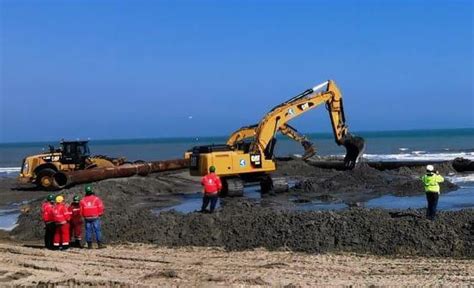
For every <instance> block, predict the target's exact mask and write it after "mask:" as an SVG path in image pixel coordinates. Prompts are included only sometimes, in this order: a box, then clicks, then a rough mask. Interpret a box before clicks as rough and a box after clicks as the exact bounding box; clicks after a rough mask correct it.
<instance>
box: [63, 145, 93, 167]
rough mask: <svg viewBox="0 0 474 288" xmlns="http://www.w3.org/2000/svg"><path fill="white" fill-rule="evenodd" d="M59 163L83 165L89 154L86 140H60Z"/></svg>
mask: <svg viewBox="0 0 474 288" xmlns="http://www.w3.org/2000/svg"><path fill="white" fill-rule="evenodd" d="M61 152H62V154H61V163H63V164H76V165H79V166H84V165H85V162H86V159H87V158H89V156H90V150H89V144H88V141H62V142H61Z"/></svg>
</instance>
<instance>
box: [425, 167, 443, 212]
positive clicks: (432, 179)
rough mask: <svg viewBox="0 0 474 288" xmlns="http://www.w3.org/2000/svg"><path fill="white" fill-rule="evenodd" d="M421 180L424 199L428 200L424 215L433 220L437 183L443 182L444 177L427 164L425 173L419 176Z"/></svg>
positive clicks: (436, 202) (437, 189)
mask: <svg viewBox="0 0 474 288" xmlns="http://www.w3.org/2000/svg"><path fill="white" fill-rule="evenodd" d="M421 181H423V185H424V186H425V192H426V200H427V201H428V209H427V211H426V217H427V218H428V219H430V220H434V219H435V217H436V207H437V206H438V199H439V193H440V188H439V183H441V182H444V178H443V176H441V175H439V172H438V171H436V172H435V169H434V167H433V165H428V166H426V174H425V175H423V176H422V177H421Z"/></svg>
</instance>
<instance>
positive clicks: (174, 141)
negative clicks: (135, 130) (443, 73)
mask: <svg viewBox="0 0 474 288" xmlns="http://www.w3.org/2000/svg"><path fill="white" fill-rule="evenodd" d="M354 134H356V135H358V136H362V137H363V138H364V139H365V141H366V149H365V153H364V155H363V157H364V158H365V159H367V160H369V161H441V160H452V159H454V158H456V157H463V158H466V159H470V160H474V128H469V129H449V130H410V131H378V132H360V133H354ZM306 136H307V137H308V138H309V139H310V140H311V141H312V142H313V143H314V144H315V146H316V148H317V152H318V154H319V155H321V156H342V155H344V154H345V150H344V148H343V147H339V146H337V145H336V143H335V141H334V138H333V136H332V134H329V133H313V134H306ZM277 139H278V141H277V145H276V151H275V154H276V155H277V156H283V157H284V156H289V155H298V154H302V153H303V149H302V147H301V146H300V145H299V144H298V143H296V142H294V141H292V140H289V139H287V138H284V137H278V138H277ZM225 141H226V137H193V138H157V139H121V140H90V142H89V143H90V149H91V154H92V155H108V156H111V157H125V158H127V159H128V160H129V161H135V160H145V161H153V160H167V159H177V158H182V157H183V155H184V153H185V151H187V150H189V149H191V148H192V147H194V146H198V145H208V144H222V143H225ZM58 142H59V141H58ZM58 142H54V141H48V142H30V143H3V144H0V178H5V177H16V176H17V175H18V173H19V171H20V166H21V163H22V160H23V158H24V157H25V156H26V155H33V154H37V153H41V152H43V151H48V145H54V146H57V144H58ZM445 176H446V177H447V178H448V179H449V180H450V181H452V182H454V183H456V184H457V185H458V186H459V187H460V188H459V189H458V190H456V191H454V192H449V193H447V194H443V195H442V198H441V200H440V203H439V209H440V210H459V209H466V208H468V209H469V208H470V209H472V208H474V172H470V173H457V174H454V175H445ZM244 196H245V197H247V198H250V199H252V198H253V199H257V201H258V199H259V198H260V193H259V192H258V191H257V190H256V189H255V188H249V189H246V191H245V192H244ZM200 197H201V195H200V194H199V193H198V192H196V193H195V194H191V195H187V196H185V197H184V198H183V201H182V203H180V204H178V205H176V206H173V207H166V208H164V209H160V210H159V211H155V212H157V213H159V212H160V211H167V210H176V211H178V212H183V213H188V212H192V211H194V210H196V209H197V208H199V207H200V201H201V200H200ZM290 200H291V199H290ZM20 204H21V203H11V205H9V206H8V207H0V229H1V230H11V229H13V228H14V227H15V225H16V221H17V218H18V215H20V212H19V205H20ZM364 206H365V207H367V208H384V209H419V208H424V207H425V206H426V200H425V199H424V195H416V196H408V197H396V196H392V195H384V196H382V197H380V198H376V199H373V200H370V201H368V202H367V203H364ZM346 208H348V207H347V205H346V204H344V203H322V202H321V203H319V202H314V203H313V202H312V203H305V204H301V205H296V206H295V209H296V210H303V211H304V210H339V209H346Z"/></svg>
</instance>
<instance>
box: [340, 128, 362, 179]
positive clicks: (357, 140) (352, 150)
mask: <svg viewBox="0 0 474 288" xmlns="http://www.w3.org/2000/svg"><path fill="white" fill-rule="evenodd" d="M342 145H343V146H344V147H346V156H345V157H344V168H345V169H347V170H352V169H354V167H355V166H356V164H357V162H358V161H359V158H360V157H361V156H362V154H364V150H365V140H364V138H362V137H359V136H352V135H351V134H349V133H348V134H346V136H345V137H344V139H343V140H342Z"/></svg>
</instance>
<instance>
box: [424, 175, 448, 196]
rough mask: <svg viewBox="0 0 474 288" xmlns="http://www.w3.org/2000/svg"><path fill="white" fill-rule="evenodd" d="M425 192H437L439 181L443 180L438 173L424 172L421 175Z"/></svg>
mask: <svg viewBox="0 0 474 288" xmlns="http://www.w3.org/2000/svg"><path fill="white" fill-rule="evenodd" d="M421 181H423V185H424V186H425V192H431V193H439V183H441V182H444V178H443V176H441V175H438V174H431V175H430V174H426V175H423V177H421Z"/></svg>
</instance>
